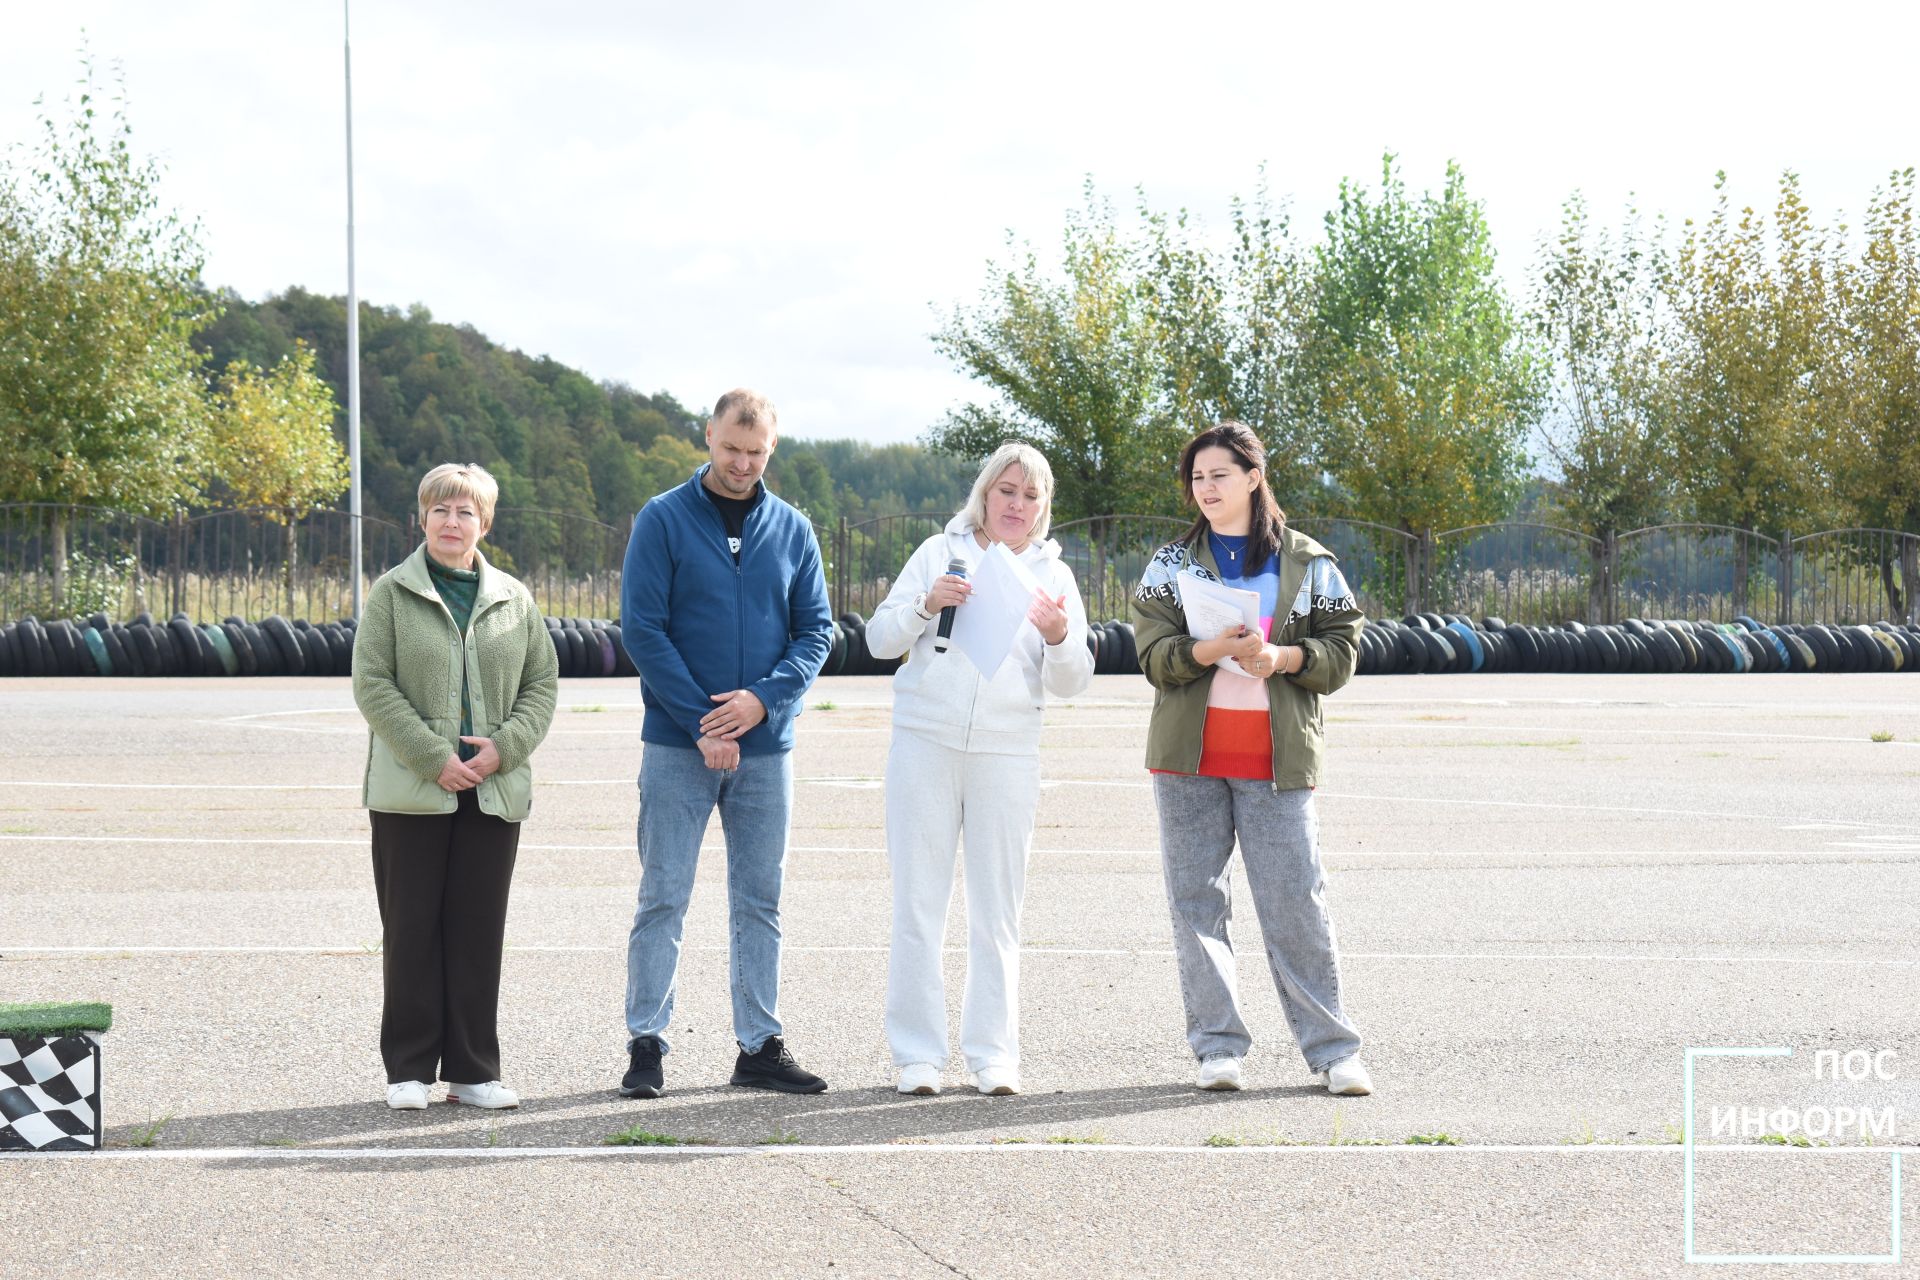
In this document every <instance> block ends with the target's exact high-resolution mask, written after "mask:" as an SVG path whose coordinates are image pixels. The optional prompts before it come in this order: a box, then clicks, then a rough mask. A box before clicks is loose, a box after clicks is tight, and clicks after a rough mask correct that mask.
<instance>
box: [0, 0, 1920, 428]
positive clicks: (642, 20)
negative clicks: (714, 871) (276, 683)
mask: <svg viewBox="0 0 1920 1280" xmlns="http://www.w3.org/2000/svg"><path fill="white" fill-rule="evenodd" d="M1916 13H1920V9H1917V8H1916V6H1914V5H1912V4H1875V5H1857V6H1855V5H1846V4H1830V5H1826V6H1821V7H1819V8H1817V9H1816V8H1809V7H1807V6H1805V5H1796V6H1793V7H1791V8H1789V7H1786V6H1781V7H1779V8H1778V9H1774V8H1771V7H1769V6H1764V5H1756V4H1737V5H1736V4H1705V3H1700V4H1695V3H1688V2H1686V0H1680V2H1674V0H1669V2H1668V3H1663V4H1654V5H1644V6H1641V5H1633V4H1621V3H1610V4H1606V5H1551V4H1540V3H1531V4H1526V5H1516V6H1512V7H1506V6H1475V5H1470V4H1462V3H1457V2H1455V3H1445V4H1432V3H1426V4H1419V5H1411V4H1410V5H1398V4H1372V5H1364V6H1362V5H1312V6H1305V5H1287V4H1275V3H1271V2H1270V0H1269V2H1267V3H1231V4H1229V3H1218V4H1210V3H1204V2H1201V3H1191V2H1190V3H1188V4H1186V5H1183V6H1175V5H1171V4H1164V3H1163V4H1157V5H1145V4H1138V5H1136V4H1122V3H1103V4H1090V3H1089V4H1077V5H1064V4H1061V5H1053V4H1046V3H1041V2H1039V0H1025V2H1024V3H1009V4H997V3H994V4H990V3H965V2H961V0H955V2H952V3H946V4H942V5H910V4H899V3H894V4H871V5H853V4H837V3H818V2H816V3H805V4H792V3H787V4H772V3H758V4H750V5H727V4H719V3H713V4H706V5H699V4H688V3H685V2H684V0H681V2H680V3H675V4H671V5H664V4H653V3H565V2H564V0H552V2H551V3H547V4H538V5H536V4H533V3H530V2H526V0H522V2H520V3H502V2H500V0H434V2H427V0H359V2H358V3H356V4H355V5H354V8H353V24H354V25H353V58H354V62H353V69H354V126H355V144H356V162H357V164H356V181H357V195H358V223H359V240H358V248H359V288H360V296H361V297H362V298H363V299H365V300H367V301H370V302H377V303H381V304H387V305H405V304H408V303H413V302H421V303H424V304H426V305H427V306H428V307H429V308H431V309H432V311H433V313H434V315H435V316H436V317H438V318H440V319H442V320H448V321H456V322H460V321H464V322H468V323H471V324H473V325H474V326H476V327H477V328H479V329H480V330H481V331H482V332H484V333H486V334H488V335H489V336H491V337H492V338H494V339H495V340H497V341H499V342H502V343H505V344H507V345H510V346H515V347H520V348H522V349H524V350H526V351H528V352H531V353H536V354H538V353H546V354H550V355H552V356H554V357H555V358H557V359H559V360H563V361H565V362H567V363H569V364H572V365H576V366H578V367H580V368H581V369H583V370H585V371H586V372H587V373H589V374H590V375H592V376H594V377H596V378H602V379H619V380H623V381H626V382H629V383H631V384H633V385H634V386H636V387H639V388H641V389H644V390H649V391H652V390H667V391H670V392H672V393H673V394H674V395H675V396H677V397H678V398H679V399H680V400H682V401H683V402H684V403H686V404H687V405H689V406H691V407H695V408H699V407H704V406H706V405H709V404H711V402H712V401H713V399H714V398H715V397H716V396H717V395H718V394H719V393H720V392H721V391H722V390H724V389H726V388H727V387H729V386H732V385H735V384H737V383H749V384H752V385H755V386H758V387H760V388H761V389H763V390H765V391H766V392H767V393H768V394H770V395H771V396H772V397H773V398H774V399H775V400H776V401H777V402H778V403H779V404H780V406H781V426H782V428H783V430H784V431H786V432H788V433H790V434H794V435H804V436H838V435H851V436H857V437H860V438H863V439H868V440H873V441H891V440H905V439H912V438H914V437H916V436H918V435H919V434H920V433H921V432H922V431H923V430H924V429H925V428H926V427H927V426H928V425H930V424H931V423H933V422H935V421H937V420H938V419H939V418H941V417H942V416H943V414H944V413H945V411H946V410H947V409H949V408H950V407H952V406H953V405H955V404H957V403H959V402H960V401H961V400H963V399H964V398H966V397H967V396H968V395H969V394H970V385H969V384H968V383H967V382H966V381H965V380H964V379H962V378H961V377H960V376H959V375H957V374H956V373H955V372H954V371H953V370H952V369H951V368H950V367H948V366H947V365H946V363H945V362H944V361H943V360H942V359H941V358H940V356H939V355H938V354H937V353H936V352H935V351H934V350H933V347H932V344H931V342H930V341H929V340H928V335H929V333H930V332H931V331H932V330H933V328H934V327H935V324H936V321H937V317H936V314H935V309H936V308H948V307H951V306H952V305H953V304H955V303H956V302H962V301H967V300H970V299H972V298H973V297H974V296H975V295H976V294H977V293H978V292H979V290H980V288H981V286H982V284H983V283H984V281H985V279H986V274H985V268H986V263H987V262H988V261H989V259H992V258H995V257H996V256H999V255H1000V253H1001V250H1002V246H1003V243H1004V238H1005V235H1006V232H1007V231H1008V230H1009V229H1011V230H1012V231H1014V232H1015V233H1016V234H1018V235H1019V236H1020V237H1022V238H1024V239H1029V240H1032V241H1033V242H1035V243H1036V245H1037V246H1038V247H1040V248H1041V249H1042V250H1045V251H1050V250H1051V249H1052V248H1053V246H1054V244H1055V243H1056V242H1057V238H1058V234H1059V229H1060V226H1061V222H1062V218H1063V215H1064V214H1065V213H1066V212H1067V211H1068V210H1069V209H1071V208H1073V207H1075V206H1077V205H1078V203H1079V200H1080V187H1081V184H1082V182H1083V181H1084V180H1085V178H1087V177H1088V176H1091V177H1092V178H1093V179H1094V180H1095V182H1096V183H1097V184H1098V185H1099V187H1100V188H1101V189H1102V190H1103V191H1105V192H1107V193H1109V194H1111V195H1113V196H1115V197H1116V198H1117V199H1118V200H1119V201H1120V202H1121V203H1122V205H1123V207H1124V206H1125V205H1126V204H1128V203H1130V201H1131V198H1132V197H1131V192H1132V191H1133V189H1134V188H1135V187H1136V186H1144V187H1145V188H1146V190H1147V193H1148V196H1149V198H1150V199H1151V200H1152V201H1153V202H1154V203H1155V204H1156V205H1158V206H1162V207H1173V206H1185V207H1187V208H1190V209H1192V210H1194V211H1195V212H1197V213H1199V214H1200V215H1202V216H1203V217H1204V218H1205V219H1206V220H1207V221H1208V222H1209V223H1210V224H1212V225H1216V226H1217V225H1218V224H1220V223H1221V222H1222V221H1224V217H1225V210H1226V204H1227V200H1228V199H1229V197H1230V196H1232V195H1233V194H1235V193H1245V192H1248V191H1250V190H1251V189H1252V188H1253V186H1254V183H1255V178H1256V170H1257V168H1258V166H1259V165H1260V164H1261V163H1262V162H1264V163H1265V164H1266V165H1267V167H1268V173H1269V181H1270V185H1271V187H1272V189H1273V191H1274V192H1275V193H1276V194H1278V195H1282V196H1286V197H1288V198H1289V199H1290V203H1291V209H1292V213H1293V217H1294V222H1295V226H1296V229H1297V230H1299V231H1301V232H1305V233H1312V232H1314V231H1315V230H1316V229H1317V226H1318V221H1319V218H1320V217H1321V215H1322V214H1324V212H1325V210H1326V207H1327V205H1328V204H1329V202H1330V201H1331V199H1332V197H1333V195H1334V191H1335V188H1336V186H1337V184H1338V182H1339V180H1340V178H1341V177H1342V176H1344V175H1353V176H1359V177H1363V178H1365V177H1371V176H1372V175H1374V174H1375V173H1377V171H1378V167H1379V157H1380V154H1381V152H1382V151H1383V150H1384V149H1386V148H1392V149H1394V150H1396V151H1397V152H1399V153H1400V155H1401V156H1402V157H1403V162H1404V165H1405V169H1406V172H1407V175H1408V178H1409V180H1410V183H1411V184H1412V185H1414V186H1415V187H1430V186H1437V185H1438V183H1439V181H1440V178H1441V175H1442V172H1443V170H1444V167H1445V164H1446V162H1447V160H1448V159H1449V158H1454V159H1457V160H1459V161H1460V162H1461V164H1462V165H1464V166H1465V169H1466V174H1467V181H1468V187H1469V190H1470V191H1471V192H1473V193H1474V194H1476V195H1478V196H1480V197H1481V198H1483V199H1484V200H1485V201H1486V204H1487V209H1488V215H1489V218H1490V220H1491V222H1492V225H1493V228H1494V233H1495V237H1496V242H1497V245H1498V247H1499V250H1500V253H1501V267H1502V270H1503V271H1504V272H1505V273H1506V274H1507V276H1508V277H1509V279H1510V280H1512V281H1514V282H1515V283H1516V284H1518V283H1519V282H1520V281H1521V280H1522V279H1523V276H1524V273H1525V271H1526V268H1527V267H1528V265H1529V264H1530V262H1531V261H1532V258H1533V253H1534V245H1535V243H1536V241H1537V239H1538V237H1539V236H1540V235H1541V233H1542V232H1543V231H1546V230H1548V229H1550V228H1551V227H1552V226H1553V225H1554V224H1555V221H1556V219H1557V212H1558V208H1559V205H1560V203H1561V202H1562V201H1563V200H1564V199H1565V198H1566V196H1567V195H1568V193H1569V192H1571V191H1573V190H1574V189H1575V188H1580V189H1582V190H1584V191H1585V192H1586V193H1587V195H1588V197H1589V200H1590V202H1591V203H1592V204H1593V206H1594V208H1595V212H1596V214H1597V215H1599V216H1600V217H1601V218H1602V219H1605V220H1612V219H1613V218H1614V216H1615V215H1616V214H1617V211H1618V210H1619V209H1620V208H1621V206H1622V205H1623V204H1624V202H1625V201H1626V200H1627V198H1628V196H1629V194H1630V193H1637V200H1638V203H1639V204H1640V205H1641V206H1642V207H1643V208H1646V209H1649V210H1653V211H1664V212H1666V213H1668V214H1669V215H1672V216H1674V217H1680V216H1684V215H1687V214H1697V213H1703V212H1705V211H1706V210H1708V209H1709V208H1710V206H1711V202H1712V183H1713V175H1714V171H1715V170H1716V169H1722V168H1724V169H1727V170H1728V171H1729V172H1730V173H1731V174H1732V175H1733V177H1734V179H1735V184H1736V194H1737V195H1738V196H1739V197H1740V198H1741V199H1742V200H1746V201H1750V202H1753V203H1760V204H1767V203H1770V202H1771V190H1772V187H1773V185H1774V182H1775V180H1776V179H1777V177H1778V174H1779V172H1780V170H1781V169H1782V168H1783V167H1789V166H1790V167H1793V168H1795V169H1798V170H1799V171H1800V172H1801V173H1802V175H1803V178H1804V185H1805V189H1806V192H1807V195H1808V196H1809V198H1810V199H1811V200H1812V202H1813V203H1814V205H1815V208H1816V209H1817V210H1818V211H1819V212H1821V213H1822V214H1825V215H1837V214H1840V213H1843V212H1844V213H1845V214H1846V215H1848V216H1849V217H1857V215H1858V212H1859V210H1860V209H1861V207H1862V206H1863V205H1864V204H1865V202H1866V199H1867V196H1868V194H1869V192H1870V191H1871V190H1872V188H1873V186H1874V185H1875V184H1876V183H1878V182H1880V181H1881V180H1882V179H1883V178H1884V177H1885V175H1886V174H1887V173H1888V172H1889V171H1890V170H1892V169H1894V168H1898V167H1903V166H1906V165H1909V164H1913V163H1916V161H1920V154H1917V153H1920V135H1916V133H1915V128H1914V125H1915V121H1916V120H1917V119H1920V111H1917V110H1916V109H1915V105H1914V97H1913V92H1914V78H1913V66H1912V57H1913V51H1914V49H1915V48H1916V37H1920V18H1916V16H1915V15H1916ZM0 17H4V29H5V31H6V37H5V40H4V42H0V141H9V142H10V141H17V140H22V139H26V138H28V137H29V136H30V135H31V132H32V124H33V120H34V116H35V108H34V106H33V100H34V98H35V97H36V95H39V94H42V93H44V94H45V95H46V97H47V98H48V100H49V101H54V100H58V99H59V98H61V97H63V96H65V95H66V94H67V93H69V92H70V90H71V86H72V82H73V80H74V78H75V76H76V74H77V67H78V57H77V51H78V49H79V47H80V44H81V40H82V30H83V28H84V30H85V32H86V39H87V40H88V41H89V43H90V44H91V47H92V50H93V52H94V54H95V56H96V58H97V59H98V60H99V61H100V62H101V63H102V64H103V65H104V64H107V63H110V62H116V61H117V62H118V63H119V64H120V65H121V66H122V67H123V68H124V71H125V75H126V82H127V89H128V93H129V96H130V98H131V103H132V117H133V123H134V127H135V130H136V142H137V143H138V144H139V145H140V146H141V147H142V148H143V149H145V150H147V151H150V152H153V153H156V154H157V155H158V156H159V157H160V158H161V159H162V161H163V162H164V164H165V166H166V170H167V185H166V193H165V194H166V197H167V199H168V200H169V201H170V202H171V203H172V204H174V205H175V206H176V207H178V208H180V209H182V210H184V211H186V212H188V213H190V214H192V215H195V216H198V217H199V218H200V219H201V220H202V222H203V224H204V227H205V243H206V246H207V249H208V278H209V280H210V281H211V282H212V283H214V284H217V285H226V286H231V287H232V288H235V289H237V290H239V291H240V292H241V293H242V294H244V295H246V296H247V297H249V298H259V297H261V296H263V295H265V294H267V293H269V292H274V291H278V290H281V289H284V288H286V287H287V286H289V285H295V284H297V285H302V286H304V287H306V288H309V289H313V290H316V291H323V292H328V293H344V292H345V289H346V264H345V202H346V200H345V178H344V174H343V168H344V162H343V146H344V144H343V109H342V87H341V35H342V33H341V10H340V6H339V4H338V3H314V2H311V0H301V2H300V3H288V2H285V0H278V2H270V0H246V2H241V0H168V2H167V3H164V4H158V3H153V2H152V0H68V2H67V3H65V4H62V5H57V6H56V5H51V4H44V3H35V4H29V3H23V2H19V0H6V3H5V4H4V5H0Z"/></svg>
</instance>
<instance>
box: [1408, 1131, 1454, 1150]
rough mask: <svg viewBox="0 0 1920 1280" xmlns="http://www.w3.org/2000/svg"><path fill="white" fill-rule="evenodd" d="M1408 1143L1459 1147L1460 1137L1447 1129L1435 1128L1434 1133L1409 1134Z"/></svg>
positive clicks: (1412, 1145) (1413, 1145) (1411, 1145)
mask: <svg viewBox="0 0 1920 1280" xmlns="http://www.w3.org/2000/svg"><path fill="white" fill-rule="evenodd" d="M1407 1145H1408V1146H1410V1147H1457V1146H1459V1145H1460V1139H1458V1138H1456V1137H1454V1136H1453V1135H1452V1134H1450V1133H1448V1132H1446V1131H1445V1130H1442V1129H1435V1130H1434V1131H1433V1132H1432V1133H1410V1134H1408V1135H1407Z"/></svg>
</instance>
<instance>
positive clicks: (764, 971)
mask: <svg viewBox="0 0 1920 1280" xmlns="http://www.w3.org/2000/svg"><path fill="white" fill-rule="evenodd" d="M716 805H718V806H719V809H720V827H721V830H722V831H724V832H725V833H726V839H727V911H728V916H729V921H730V934H731V943H732V945H731V947H730V961H729V976H730V979H731V983H732V987H733V1035H734V1038H735V1039H736V1040H738V1041H739V1042H740V1047H741V1048H742V1049H745V1050H746V1051H747V1052H748V1053H753V1052H755V1051H757V1050H758V1049H759V1048H760V1046H761V1045H763V1044H765V1043H766V1041H767V1037H769V1036H777V1035H779V1034H780V1018H779V1015H778V1013H776V1012H775V1010H776V1008H777V1007H778V1005H779V1002H780V884H781V880H782V877H783V876H784V875H785V873H786V866H787V814H788V811H789V810H790V809H791V808H792V806H793V757H792V755H791V753H789V752H785V751H779V752H772V753H768V754H764V755H742V756H741V757H740V767H739V768H738V769H725V770H722V769H709V768H707V766H706V764H705V762H704V761H703V760H702V759H701V756H700V751H699V749H698V748H696V747H669V746H662V745H660V744H659V743H657V742H649V743H647V744H646V747H645V749H644V750H643V751H642V753H641V757H640V823H639V840H640V903H639V907H638V909H637V910H636V911H635V912H634V916H633V932H632V933H631V934H629V935H628V937H627V1031H628V1032H629V1033H630V1034H631V1035H634V1036H658V1037H660V1045H661V1049H662V1051H664V1050H665V1049H666V1047H667V1044H666V1031H667V1024H668V1023H670V1022H671V1021H672V1020H673V993H674V987H675V984H676V983H675V979H676V975H677V973H678V970H679V968H680V938H681V933H682V931H683V926H684V924H685V922H686V916H687V903H688V901H689V900H690V899H691V898H692V897H693V873H694V870H695V868H696V867H697V866H698V865H699V863H700V842H701V841H702V840H703V839H704V838H705V837H706V834H707V820H708V819H709V818H711V817H712V816H713V810H714V807H715V806H716Z"/></svg>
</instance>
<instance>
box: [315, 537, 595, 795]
mask: <svg viewBox="0 0 1920 1280" xmlns="http://www.w3.org/2000/svg"><path fill="white" fill-rule="evenodd" d="M475 563H476V565H477V567H478V568H479V571H480V586H479V590H478V591H477V592H476V593H475V595H474V601H473V616H472V618H471V619H470V620H469V622H468V624H467V632H466V635H465V636H464V637H463V636H462V635H461V634H460V628H459V627H458V626H456V625H455V624H454V620H453V615H452V613H450V612H449V611H448V610H447V606H446V604H445V602H444V601H442V600H441V598H440V593H439V592H438V591H437V590H435V588H434V585H433V579H432V576H431V575H430V574H429V573H428V572H427V549H426V546H425V544H424V543H423V544H422V545H421V546H419V547H418V548H416V549H415V550H414V553H413V554H412V555H410V556H408V557H407V558H406V559H405V560H403V561H401V562H400V564H398V565H396V566H395V567H394V568H392V569H390V570H388V571H387V572H386V573H385V574H383V575H382V576H381V578H380V580H379V581H378V582H375V583H374V584H373V589H372V590H370V591H368V592H367V600H366V607H365V609H364V610H363V611H362V613H361V617H360V626H359V629H358V630H357V631H356V632H355V633H354V638H353V700H354V701H355V702H356V703H358V704H359V706H360V712H361V714H362V715H364V716H366V718H367V728H368V729H369V730H370V731H371V732H370V734H369V738H368V742H367V774H366V782H365V785H364V787H363V789H362V791H361V803H363V804H365V805H366V806H367V808H369V809H375V810H378V811H379V812H381V813H452V812H453V811H454V809H455V807H456V806H457V805H458V803H459V797H458V796H457V795H455V794H454V793H453V792H450V791H442V790H441V789H440V784H439V781H438V779H439V777H440V770H441V769H442V768H444V767H445V766H446V763H447V758H448V757H449V756H452V755H454V754H456V752H457V750H458V748H459V745H460V692H461V686H462V682H463V677H464V683H465V687H466V690H467V694H468V701H469V703H470V706H471V711H472V714H473V733H474V736H475V737H481V738H492V739H493V745H494V747H495V748H496V749H497V750H498V751H499V752H500V768H499V770H498V771H497V772H496V773H494V774H492V775H491V776H490V777H488V778H487V779H486V780H485V781H484V782H482V783H481V784H480V786H479V796H478V799H479V802H480V809H481V811H482V812H484V813H490V814H492V815H493V816H495V817H497V818H504V819H505V820H507V821H508V822H520V821H522V820H523V819H525V818H526V816H527V813H528V811H529V810H530V809H531V808H532V806H533V769H532V766H531V764H530V763H529V762H530V761H531V759H532V757H533V750H534V748H535V747H537V746H539V745H540V740H541V739H542V738H545V737H546V736H547V728H548V726H550V725H551V724H552V723H553V706H554V701H555V699H556V698H557V696H558V694H559V687H560V663H559V660H558V658H557V657H556V656H555V654H554V650H553V641H552V640H550V639H548V638H547V627H546V623H545V622H544V621H543V620H542V619H541V617H540V608H539V606H538V605H536V604H534V602H533V596H532V595H531V594H529V593H528V591H527V589H526V588H525V587H524V586H522V585H520V583H519V582H517V581H515V580H514V579H513V578H511V577H509V576H508V575H506V574H504V573H502V572H500V571H499V570H498V569H495V568H494V567H493V566H492V565H489V564H488V563H487V561H486V557H484V556H478V555H476V557H475Z"/></svg>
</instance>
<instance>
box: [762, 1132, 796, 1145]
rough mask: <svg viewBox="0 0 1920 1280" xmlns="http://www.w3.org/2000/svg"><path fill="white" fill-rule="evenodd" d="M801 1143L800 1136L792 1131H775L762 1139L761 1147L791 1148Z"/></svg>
mask: <svg viewBox="0 0 1920 1280" xmlns="http://www.w3.org/2000/svg"><path fill="white" fill-rule="evenodd" d="M799 1141H800V1135H799V1134H797V1133H794V1132H793V1131H792V1130H790V1129H775V1130H774V1131H773V1132H772V1133H770V1134H768V1135H767V1136H766V1137H764V1138H762V1139H760V1145H761V1146H763V1147H790V1146H793V1145H794V1144H795V1143H797V1142H799Z"/></svg>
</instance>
